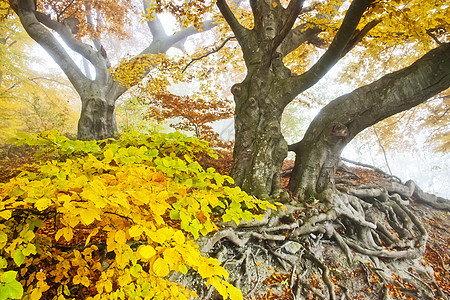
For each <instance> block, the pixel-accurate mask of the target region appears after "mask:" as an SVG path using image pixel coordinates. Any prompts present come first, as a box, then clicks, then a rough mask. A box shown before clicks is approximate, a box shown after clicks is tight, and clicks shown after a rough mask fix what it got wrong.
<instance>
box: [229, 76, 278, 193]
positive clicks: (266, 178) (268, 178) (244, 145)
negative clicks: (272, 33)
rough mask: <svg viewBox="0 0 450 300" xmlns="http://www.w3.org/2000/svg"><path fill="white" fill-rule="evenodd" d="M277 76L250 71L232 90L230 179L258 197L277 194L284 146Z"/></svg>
mask: <svg viewBox="0 0 450 300" xmlns="http://www.w3.org/2000/svg"><path fill="white" fill-rule="evenodd" d="M280 76H282V75H281V74H278V76H277V74H275V73H274V72H261V71H260V69H259V68H252V69H250V70H249V74H248V76H247V78H246V79H245V80H244V81H243V82H242V83H240V84H236V85H234V86H233V88H232V92H233V94H234V97H235V102H236V110H235V115H236V117H235V130H236V132H235V137H236V143H235V147H234V161H233V166H232V171H231V175H232V177H233V178H234V179H235V182H236V184H237V185H239V186H241V187H242V188H243V189H244V190H245V191H247V192H249V193H251V194H253V195H255V196H258V197H266V196H269V195H272V196H278V195H279V194H280V192H281V188H280V177H279V174H280V171H281V167H282V164H283V161H284V159H285V158H286V155H287V143H286V141H285V140H284V137H283V135H282V134H281V130H280V129H281V126H280V123H281V115H282V113H283V109H284V105H282V104H280V103H283V102H282V101H280V99H279V97H280V95H282V93H279V90H278V89H279V87H277V82H278V80H277V79H279V78H278V77H280Z"/></svg>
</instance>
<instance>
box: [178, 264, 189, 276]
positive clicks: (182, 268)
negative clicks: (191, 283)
mask: <svg viewBox="0 0 450 300" xmlns="http://www.w3.org/2000/svg"><path fill="white" fill-rule="evenodd" d="M178 271H180V272H181V273H183V274H186V273H187V271H188V268H187V267H186V265H180V266H179V267H178Z"/></svg>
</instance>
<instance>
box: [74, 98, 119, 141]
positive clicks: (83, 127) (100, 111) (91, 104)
mask: <svg viewBox="0 0 450 300" xmlns="http://www.w3.org/2000/svg"><path fill="white" fill-rule="evenodd" d="M116 132H117V125H116V118H115V114H114V104H109V103H108V102H107V101H106V100H105V99H103V98H89V99H82V106H81V114H80V119H79V121H78V135H77V139H79V140H83V141H88V140H101V139H106V138H110V137H112V136H113V135H114V134H115V133H116Z"/></svg>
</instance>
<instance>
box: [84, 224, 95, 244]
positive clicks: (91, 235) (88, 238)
mask: <svg viewBox="0 0 450 300" xmlns="http://www.w3.org/2000/svg"><path fill="white" fill-rule="evenodd" d="M97 233H98V228H95V229H94V230H92V232H91V233H90V234H89V235H88V237H87V239H86V242H85V243H84V246H87V245H88V244H89V242H90V241H91V237H93V236H95V235H97Z"/></svg>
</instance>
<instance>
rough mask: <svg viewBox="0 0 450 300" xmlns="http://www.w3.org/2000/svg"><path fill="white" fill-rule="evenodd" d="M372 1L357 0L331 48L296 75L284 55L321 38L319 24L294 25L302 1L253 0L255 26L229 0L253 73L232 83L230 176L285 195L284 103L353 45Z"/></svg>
mask: <svg viewBox="0 0 450 300" xmlns="http://www.w3.org/2000/svg"><path fill="white" fill-rule="evenodd" d="M369 4H370V0H355V1H354V3H352V5H351V6H350V8H349V10H348V13H347V15H346V17H345V19H344V21H343V23H342V26H341V29H340V30H339V32H338V33H337V35H336V37H335V39H334V40H333V42H332V44H331V45H330V48H329V51H327V52H326V53H325V55H324V56H323V57H322V58H321V59H320V60H319V61H318V62H317V63H316V64H315V65H314V66H313V67H312V68H311V69H310V70H309V71H308V72H306V73H304V74H302V75H300V76H297V75H295V74H291V72H290V70H289V69H288V68H287V67H286V66H285V65H284V63H283V58H284V57H285V56H286V55H287V54H289V53H290V52H291V51H293V50H294V49H296V48H297V47H298V46H299V45H301V44H302V43H305V42H307V41H310V40H314V39H316V38H317V35H318V34H319V33H320V32H321V30H322V29H321V28H320V27H319V26H317V27H315V26H312V27H311V26H310V24H302V25H299V26H296V27H295V28H292V27H293V26H294V23H295V22H296V20H297V16H298V15H299V14H300V12H301V10H302V5H303V1H298V0H297V1H290V3H289V5H288V6H287V7H283V6H282V5H281V4H280V3H279V2H278V1H276V2H267V1H262V0H253V1H250V5H251V8H252V11H253V15H254V21H255V24H254V27H253V28H252V29H247V28H245V27H243V26H242V25H241V24H240V23H239V22H238V20H237V19H236V17H235V15H234V14H233V12H232V11H231V9H230V8H229V7H228V5H227V3H226V1H225V0H219V1H217V6H218V7H219V9H220V11H221V13H222V14H223V16H224V17H225V19H226V21H227V23H228V24H229V25H230V27H231V29H232V30H233V32H234V34H235V35H236V38H237V40H238V42H239V44H240V45H241V48H242V52H243V55H244V60H245V64H246V66H247V70H248V74H247V77H246V79H245V80H244V81H243V82H242V83H240V84H237V85H235V86H233V88H232V93H233V95H234V99H235V102H236V110H235V116H236V117H235V120H236V122H235V129H236V133H235V139H236V144H235V148H234V161H233V166H232V172H231V175H232V177H233V178H234V179H235V182H236V184H237V185H239V186H240V187H241V188H243V189H244V190H245V191H247V192H249V193H251V194H253V195H255V196H258V197H266V196H272V197H277V196H279V195H280V192H281V188H280V177H279V174H280V171H281V166H282V163H283V160H284V158H285V157H286V155H287V145H286V141H285V140H284V138H283V136H282V134H281V131H280V127H281V125H280V122H281V115H282V113H283V110H284V108H285V107H286V105H287V104H289V103H290V102H291V101H292V100H293V99H294V98H295V97H296V96H297V95H298V94H299V93H301V92H302V91H304V90H306V89H308V88H309V87H311V86H312V85H314V84H315V83H316V82H317V81H318V80H319V79H320V78H321V77H322V76H323V75H325V74H326V73H327V71H328V70H329V69H330V68H331V67H332V66H333V65H334V64H335V63H336V62H337V61H339V59H340V58H341V57H342V56H343V55H345V53H346V52H348V49H349V48H351V47H352V46H353V45H352V44H351V43H350V40H351V37H352V36H353V33H354V31H355V29H356V27H357V25H358V23H359V20H360V18H361V16H362V14H363V12H364V11H365V9H366V8H367V7H368V5H369Z"/></svg>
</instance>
